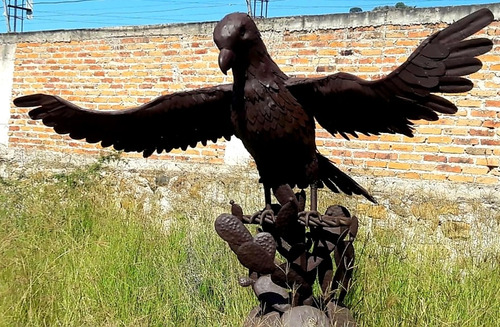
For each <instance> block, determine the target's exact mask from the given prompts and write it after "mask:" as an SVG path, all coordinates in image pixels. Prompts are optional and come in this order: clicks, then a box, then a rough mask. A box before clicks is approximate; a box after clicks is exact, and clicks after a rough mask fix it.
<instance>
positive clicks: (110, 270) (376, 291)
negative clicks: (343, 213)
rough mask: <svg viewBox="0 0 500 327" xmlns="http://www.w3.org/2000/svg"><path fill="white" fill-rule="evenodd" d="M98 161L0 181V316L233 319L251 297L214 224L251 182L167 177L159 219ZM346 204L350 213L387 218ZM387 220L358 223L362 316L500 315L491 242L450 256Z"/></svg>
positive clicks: (27, 320)
mask: <svg viewBox="0 0 500 327" xmlns="http://www.w3.org/2000/svg"><path fill="white" fill-rule="evenodd" d="M104 161H105V160H101V161H99V162H97V163H96V164H94V165H91V166H89V167H86V168H82V169H74V170H72V171H71V172H68V173H64V174H61V173H59V174H54V173H49V172H44V173H24V175H21V174H17V175H16V176H15V177H12V176H11V177H8V178H3V179H0V326H241V325H242V323H243V320H244V318H245V316H246V314H247V313H248V312H249V311H250V309H251V308H252V307H253V306H255V305H256V303H257V302H256V300H255V299H254V297H253V294H252V291H251V290H250V289H247V288H242V287H240V286H239V285H238V284H237V280H238V277H239V276H242V275H244V274H245V271H244V269H243V268H241V267H240V265H239V263H238V262H237V260H236V258H235V256H234V255H233V254H232V252H231V251H230V250H229V249H228V247H227V246H226V244H225V243H224V242H223V241H222V240H220V239H219V238H218V236H217V235H216V233H215V231H214V228H213V222H214V220H215V218H216V217H217V215H218V214H219V213H221V212H224V211H226V212H227V211H228V210H229V205H228V202H229V199H230V197H229V196H230V195H234V196H238V197H239V198H235V200H236V201H238V202H240V203H242V205H243V206H244V208H250V209H251V210H255V209H257V208H258V207H259V205H260V203H261V202H260V201H261V199H260V195H261V194H260V191H259V189H258V185H257V184H256V183H253V181H252V184H251V185H253V186H252V187H248V185H244V184H242V183H243V182H242V181H241V180H242V179H245V178H246V177H245V176H242V177H241V176H239V177H241V179H236V178H235V179H234V180H228V181H225V182H224V183H221V182H217V181H215V180H207V179H202V178H200V177H199V175H197V176H195V175H193V176H190V175H189V174H188V175H189V176H188V175H186V176H184V177H182V178H181V177H179V178H177V179H175V180H174V179H172V180H171V186H172V187H174V188H176V189H177V190H178V191H179V193H180V194H183V195H184V197H183V201H178V202H176V203H174V208H173V211H172V212H171V213H169V214H166V215H165V214H163V213H162V210H161V208H160V207H159V205H157V204H156V203H157V202H158V201H156V200H157V199H158V198H157V192H155V191H154V190H153V191H151V190H150V192H149V193H147V192H142V193H141V192H138V191H137V188H136V186H134V185H133V181H128V180H127V179H125V178H120V177H117V176H115V175H114V174H111V173H109V172H108V171H107V170H106V168H103V162H104ZM242 174H244V173H242ZM254 184H255V185H254ZM211 185H216V186H211ZM153 189H154V187H153ZM338 199H339V198H336V200H335V201H337V200H338ZM342 199H343V198H342ZM422 199H427V200H429V199H428V197H425V196H423V197H422ZM323 201H333V200H331V199H326V198H325V195H323ZM341 201H344V200H341ZM347 201H352V202H351V203H352V204H351V205H348V206H349V207H350V208H351V211H353V212H354V213H356V214H358V215H359V216H360V218H362V217H361V216H369V215H370V214H371V213H372V211H370V210H376V211H373V213H374V215H375V214H376V215H379V216H381V218H380V219H383V216H384V215H386V214H387V212H385V211H383V210H381V209H380V207H373V208H371V207H368V206H366V205H365V206H361V205H355V203H356V202H355V201H353V200H347ZM439 203H443V201H440V202H439ZM397 206H399V207H401V212H406V213H409V214H410V215H411V212H412V210H411V209H412V207H411V206H409V205H407V206H406V207H405V206H403V205H402V204H401V203H397V204H394V203H392V202H391V206H390V208H391V209H390V210H392V211H396V210H395V208H396V207H397ZM250 209H248V210H250ZM393 209H394V210H393ZM429 210H433V211H435V210H436V207H435V206H430V209H429ZM419 214H420V213H419ZM497 219H498V218H497ZM361 220H362V221H363V219H361ZM429 221H432V219H429ZM391 228H392V227H388V228H370V229H368V228H367V227H366V226H363V225H362V226H361V228H360V230H361V235H360V237H359V238H358V240H357V241H356V248H357V258H358V266H357V270H356V273H355V281H354V284H353V287H352V290H351V292H350V295H349V299H348V302H349V305H350V306H351V308H352V309H353V312H354V315H355V316H356V318H357V320H358V321H359V323H360V326H499V325H500V316H499V315H498V312H500V293H499V291H498V290H499V289H500V264H499V260H500V254H499V253H498V251H497V252H495V251H492V252H491V254H489V255H487V256H484V257H482V258H481V260H476V259H475V258H474V257H473V256H458V258H457V259H453V258H449V255H448V254H449V253H450V249H447V248H446V249H445V248H444V247H443V246H440V245H434V244H433V243H430V244H422V243H419V244H417V243H412V240H411V239H409V238H408V237H406V236H404V235H402V233H401V232H400V230H399V229H397V228H393V229H391ZM472 241H473V240H472V239H469V240H468V241H463V242H469V243H470V246H471V248H473V245H472Z"/></svg>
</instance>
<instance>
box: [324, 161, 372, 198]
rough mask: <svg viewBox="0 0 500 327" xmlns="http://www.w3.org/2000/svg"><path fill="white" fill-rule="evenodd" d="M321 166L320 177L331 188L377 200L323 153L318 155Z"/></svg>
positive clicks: (335, 190) (336, 191) (334, 190)
mask: <svg viewBox="0 0 500 327" xmlns="http://www.w3.org/2000/svg"><path fill="white" fill-rule="evenodd" d="M317 157H318V166H319V178H320V180H321V182H323V183H324V184H325V185H326V186H327V187H328V188H329V189H330V190H332V191H333V192H335V193H339V190H340V191H342V192H343V193H345V194H348V195H352V194H357V195H362V196H364V197H365V198H367V199H368V200H370V201H371V202H373V203H377V200H375V198H374V197H373V196H371V195H370V193H369V192H368V191H367V190H365V189H364V188H363V187H362V186H361V185H359V184H358V183H357V182H356V181H355V180H354V179H352V178H351V177H349V176H348V175H347V174H345V173H344V172H342V171H341V170H340V169H338V168H337V167H335V166H334V165H333V163H332V162H331V161H330V160H328V159H327V158H326V157H324V156H322V155H321V154H318V155H317Z"/></svg>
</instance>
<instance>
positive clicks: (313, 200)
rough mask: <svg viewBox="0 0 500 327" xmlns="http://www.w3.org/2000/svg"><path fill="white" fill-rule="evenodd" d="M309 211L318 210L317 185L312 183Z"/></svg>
mask: <svg viewBox="0 0 500 327" xmlns="http://www.w3.org/2000/svg"><path fill="white" fill-rule="evenodd" d="M310 208H311V211H317V210H318V183H317V182H313V183H312V184H311V205H310Z"/></svg>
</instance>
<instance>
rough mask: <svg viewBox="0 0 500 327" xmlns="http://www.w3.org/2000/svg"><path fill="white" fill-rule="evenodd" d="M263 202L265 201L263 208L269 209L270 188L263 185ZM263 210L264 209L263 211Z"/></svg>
mask: <svg viewBox="0 0 500 327" xmlns="http://www.w3.org/2000/svg"><path fill="white" fill-rule="evenodd" d="M264 200H265V203H266V205H265V208H266V209H270V208H271V187H270V186H269V185H266V184H264ZM264 210H265V209H264Z"/></svg>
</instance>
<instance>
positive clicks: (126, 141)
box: [14, 85, 234, 157]
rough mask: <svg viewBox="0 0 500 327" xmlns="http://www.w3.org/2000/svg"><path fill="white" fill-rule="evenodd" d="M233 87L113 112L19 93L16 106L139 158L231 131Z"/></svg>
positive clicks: (180, 94) (163, 98)
mask: <svg viewBox="0 0 500 327" xmlns="http://www.w3.org/2000/svg"><path fill="white" fill-rule="evenodd" d="M231 99H232V86H231V85H222V86H217V87H210V88H203V89H198V90H192V91H187V92H178V93H173V94H169V95H163V96H160V97H158V98H156V99H155V100H153V101H151V102H149V103H146V104H144V105H141V106H138V107H135V108H131V109H125V110H113V111H101V110H88V109H84V108H81V107H79V106H77V105H75V104H72V103H71V102H68V101H66V100H64V99H62V98H60V97H57V96H53V95H46V94H34V95H28V96H23V97H19V98H17V99H15V100H14V104H15V105H16V106H19V107H37V108H35V109H33V110H31V111H30V112H29V115H30V117H31V118H32V119H41V120H42V121H43V123H44V124H45V125H47V126H49V127H53V128H54V130H55V131H56V132H57V133H59V134H69V136H70V137H71V138H73V139H85V140H86V141H87V142H89V143H97V142H101V145H102V146H103V147H108V146H113V147H114V148H115V149H117V150H123V151H126V152H131V151H135V152H142V153H143V155H144V157H148V156H150V155H151V154H152V153H153V152H154V151H155V150H156V151H157V152H158V153H161V152H162V151H167V152H168V151H170V150H172V149H174V148H181V149H183V150H185V149H186V148H187V147H188V146H191V147H195V146H196V144H197V143H198V142H202V143H203V144H206V142H207V141H208V140H213V141H214V142H215V141H216V140H217V139H218V138H220V137H224V138H226V139H229V138H230V137H231V135H233V134H234V130H233V125H232V124H231V113H230V110H231Z"/></svg>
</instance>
